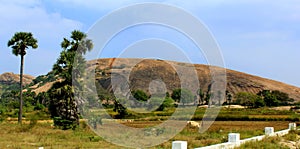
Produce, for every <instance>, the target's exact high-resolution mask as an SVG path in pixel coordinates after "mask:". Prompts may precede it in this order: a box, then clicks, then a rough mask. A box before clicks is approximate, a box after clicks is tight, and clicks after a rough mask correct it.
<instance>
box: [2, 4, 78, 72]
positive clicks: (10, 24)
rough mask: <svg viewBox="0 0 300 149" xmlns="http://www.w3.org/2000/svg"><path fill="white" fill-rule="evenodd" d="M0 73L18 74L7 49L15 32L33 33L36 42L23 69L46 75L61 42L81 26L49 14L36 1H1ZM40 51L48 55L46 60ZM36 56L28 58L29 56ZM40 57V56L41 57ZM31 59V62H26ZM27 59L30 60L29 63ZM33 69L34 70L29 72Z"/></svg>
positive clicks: (58, 15)
mask: <svg viewBox="0 0 300 149" xmlns="http://www.w3.org/2000/svg"><path fill="white" fill-rule="evenodd" d="M0 20H1V28H0V34H1V38H0V43H1V44H0V49H1V50H0V55H1V58H0V64H5V66H1V67H0V73H2V72H6V71H13V72H16V73H17V72H18V65H19V61H18V60H16V59H15V58H12V57H14V56H12V54H11V49H10V48H8V47H7V46H6V43H7V41H8V40H9V39H10V38H11V37H12V36H13V34H14V33H15V32H20V31H26V32H32V33H33V35H34V37H35V38H37V39H38V42H39V48H38V49H37V51H30V52H28V55H27V56H28V60H26V65H25V67H31V69H27V70H31V71H30V72H28V73H29V74H33V75H36V74H40V73H41V72H43V73H46V72H48V71H49V70H50V69H51V67H52V64H53V61H55V59H56V58H57V56H58V54H59V52H60V49H61V48H60V42H61V41H62V38H63V37H68V36H69V34H70V32H71V31H72V30H74V29H81V28H82V26H83V25H82V23H80V22H78V21H76V20H71V19H68V18H65V17H63V16H62V15H61V14H59V13H53V12H51V13H49V12H47V11H46V9H45V8H44V6H43V4H42V3H41V2H40V1H39V0H29V1H21V0H12V1H11V0H10V1H4V0H0ZM42 51H45V52H48V53H49V54H47V56H45V54H43V52H42ZM31 52H33V53H35V54H36V56H31V54H29V53H31ZM42 55H43V56H42ZM29 57H30V58H29ZM29 59H30V60H29ZM32 68H33V69H32Z"/></svg>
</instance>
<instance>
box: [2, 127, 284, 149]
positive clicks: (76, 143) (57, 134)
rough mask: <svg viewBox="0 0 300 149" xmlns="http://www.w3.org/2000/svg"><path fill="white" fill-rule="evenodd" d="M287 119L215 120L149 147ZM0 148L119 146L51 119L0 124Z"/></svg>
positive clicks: (212, 140)
mask: <svg viewBox="0 0 300 149" xmlns="http://www.w3.org/2000/svg"><path fill="white" fill-rule="evenodd" d="M157 123H159V122H155V121H144V122H143V121H138V122H127V123H123V124H124V125H127V126H130V127H138V128H141V127H149V126H151V125H156V124H157ZM288 123H289V122H285V121H276V122H253V121H216V122H215V123H214V124H213V125H212V126H211V127H210V128H209V130H208V131H206V132H205V133H202V134H199V133H198V132H197V129H192V128H185V129H183V130H182V131H181V133H179V134H178V135H176V136H175V137H174V138H172V139H171V140H169V141H168V142H165V143H163V144H161V145H159V146H156V147H153V148H171V142H172V141H173V140H186V141H188V142H189V148H194V147H200V146H207V145H211V144H216V143H221V142H225V141H227V134H228V133H229V132H239V133H240V134H241V138H242V139H243V138H248V137H252V136H257V135H261V134H263V133H264V127H267V126H272V127H274V128H275V131H278V130H282V129H286V128H287V126H288ZM0 130H1V131H0V136H2V137H0V148H24V149H27V148H37V147H40V146H43V147H45V148H46V149H48V148H49V149H50V148H53V149H56V148H120V147H119V146H115V145H113V144H111V143H109V142H106V141H105V140H103V139H102V138H100V137H97V135H95V134H94V133H93V132H92V131H91V130H90V129H89V127H88V126H86V125H85V124H84V123H81V125H80V128H78V129H77V130H74V131H73V130H60V129H56V128H53V127H52V126H51V123H37V124H23V126H19V125H17V124H12V123H9V122H5V121H4V122H2V123H1V125H0Z"/></svg>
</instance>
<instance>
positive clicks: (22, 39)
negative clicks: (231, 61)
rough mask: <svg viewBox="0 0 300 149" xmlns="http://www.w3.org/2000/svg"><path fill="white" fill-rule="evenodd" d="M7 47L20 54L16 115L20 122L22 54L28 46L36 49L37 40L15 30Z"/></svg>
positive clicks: (21, 107) (21, 106) (23, 54)
mask: <svg viewBox="0 0 300 149" xmlns="http://www.w3.org/2000/svg"><path fill="white" fill-rule="evenodd" d="M7 46H8V47H11V48H12V49H13V50H12V53H13V54H14V55H16V56H18V55H20V56H21V68H20V109H19V116H18V123H19V124H21V123H22V109H23V94H22V90H23V67H24V56H25V55H26V49H28V48H29V47H31V48H33V49H36V48H37V47H38V45H37V40H36V39H35V38H33V35H32V33H28V32H17V33H15V35H14V36H13V37H12V38H11V39H10V40H9V41H8V43H7Z"/></svg>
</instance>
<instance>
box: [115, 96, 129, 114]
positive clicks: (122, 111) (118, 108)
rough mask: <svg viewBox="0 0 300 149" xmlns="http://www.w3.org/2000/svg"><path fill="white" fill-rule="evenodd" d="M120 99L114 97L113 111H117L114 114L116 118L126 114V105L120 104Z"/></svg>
mask: <svg viewBox="0 0 300 149" xmlns="http://www.w3.org/2000/svg"><path fill="white" fill-rule="evenodd" d="M122 103H123V102H122V99H115V101H114V109H113V111H114V112H118V115H116V118H124V117H125V116H126V115H128V112H127V109H126V107H124V106H123V105H122Z"/></svg>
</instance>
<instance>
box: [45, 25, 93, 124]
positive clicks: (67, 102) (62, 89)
mask: <svg viewBox="0 0 300 149" xmlns="http://www.w3.org/2000/svg"><path fill="white" fill-rule="evenodd" d="M86 37H87V35H86V34H85V33H83V32H81V31H77V30H75V31H73V32H72V33H71V39H67V38H64V39H63V41H62V43H61V47H62V48H63V51H62V52H61V53H60V57H59V58H58V59H57V62H56V63H55V64H54V65H53V72H54V75H57V76H58V77H59V78H60V79H62V81H61V82H57V83H55V84H54V85H53V86H52V88H51V89H50V90H49V94H50V96H51V97H50V98H51V101H50V108H49V110H50V113H51V117H52V118H53V119H54V124H55V125H56V126H62V128H63V129H69V128H75V127H77V126H78V125H79V111H78V108H77V107H78V105H77V103H76V101H79V100H81V98H80V99H77V100H75V98H79V96H80V95H78V96H77V95H75V93H78V92H75V91H80V90H82V88H83V85H82V82H81V78H83V76H84V67H85V58H84V56H83V55H84V54H85V53H86V52H88V51H90V50H92V48H93V43H92V41H91V40H90V39H87V38H86ZM82 100H83V99H82Z"/></svg>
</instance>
